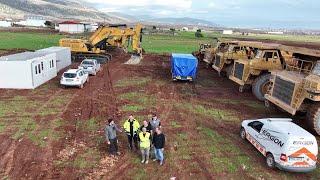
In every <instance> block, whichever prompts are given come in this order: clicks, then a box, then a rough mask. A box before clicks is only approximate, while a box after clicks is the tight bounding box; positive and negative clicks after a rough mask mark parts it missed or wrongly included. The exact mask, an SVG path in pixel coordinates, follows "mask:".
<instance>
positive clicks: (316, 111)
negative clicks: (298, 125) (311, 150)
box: [307, 103, 320, 135]
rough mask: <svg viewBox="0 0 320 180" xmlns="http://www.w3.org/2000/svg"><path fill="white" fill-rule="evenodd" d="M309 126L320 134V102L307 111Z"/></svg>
mask: <svg viewBox="0 0 320 180" xmlns="http://www.w3.org/2000/svg"><path fill="white" fill-rule="evenodd" d="M307 121H308V126H309V128H310V129H311V130H313V131H314V132H315V133H317V134H318V135H320V104H318V103H317V104H315V105H312V106H311V107H310V109H309V111H308V113H307Z"/></svg>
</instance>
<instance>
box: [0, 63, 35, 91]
mask: <svg viewBox="0 0 320 180" xmlns="http://www.w3.org/2000/svg"><path fill="white" fill-rule="evenodd" d="M30 68H31V66H30V63H29V62H26V61H22V62H21V61H0V77H1V78H0V88H5V89H33V84H32V76H31V69H30Z"/></svg>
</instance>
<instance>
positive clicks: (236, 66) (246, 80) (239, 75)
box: [229, 48, 284, 92]
mask: <svg viewBox="0 0 320 180" xmlns="http://www.w3.org/2000/svg"><path fill="white" fill-rule="evenodd" d="M283 66H284V64H283V59H282V57H281V52H280V51H279V50H277V49H261V48H260V49H258V50H256V52H255V56H254V58H252V59H239V60H235V61H234V63H233V69H232V71H231V75H230V76H229V79H231V80H232V81H234V82H235V83H237V84H239V85H240V88H239V91H240V92H243V88H244V86H246V85H252V84H253V83H254V82H255V80H256V79H257V78H258V77H259V76H261V75H264V74H269V72H270V71H271V70H277V69H279V70H280V69H282V68H283ZM264 81H265V80H264ZM268 81H269V80H268ZM266 85H267V84H265V86H264V87H262V89H261V88H260V89H261V91H266V90H267V89H266V88H267V86H266Z"/></svg>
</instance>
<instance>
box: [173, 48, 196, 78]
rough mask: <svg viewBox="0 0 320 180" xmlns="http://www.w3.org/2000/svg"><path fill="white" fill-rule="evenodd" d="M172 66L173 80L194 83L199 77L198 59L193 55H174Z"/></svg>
mask: <svg viewBox="0 0 320 180" xmlns="http://www.w3.org/2000/svg"><path fill="white" fill-rule="evenodd" d="M171 66H172V67H171V72H172V78H173V80H189V81H193V80H195V78H196V75H197V67H198V59H197V58H196V57H194V56H193V55H192V54H172V57H171Z"/></svg>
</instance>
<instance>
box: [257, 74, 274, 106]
mask: <svg viewBox="0 0 320 180" xmlns="http://www.w3.org/2000/svg"><path fill="white" fill-rule="evenodd" d="M270 79H271V74H263V75H260V76H258V77H257V78H256V79H255V80H254V82H253V84H252V93H253V94H254V95H255V96H256V98H257V99H258V100H259V101H264V100H265V98H264V95H265V94H266V93H267V92H268V88H269V85H270V83H271V82H270Z"/></svg>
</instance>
